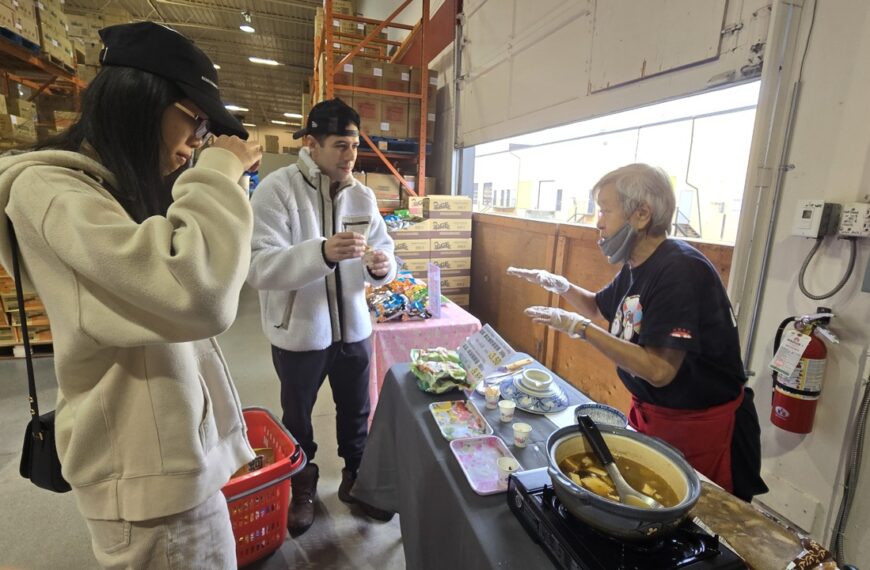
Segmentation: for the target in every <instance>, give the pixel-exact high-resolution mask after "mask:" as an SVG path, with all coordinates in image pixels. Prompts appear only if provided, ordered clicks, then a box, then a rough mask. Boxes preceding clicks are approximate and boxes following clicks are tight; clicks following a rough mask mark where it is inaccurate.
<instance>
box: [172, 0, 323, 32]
mask: <svg viewBox="0 0 870 570" xmlns="http://www.w3.org/2000/svg"><path fill="white" fill-rule="evenodd" d="M155 2H157V3H158V4H167V5H169V6H181V7H182V8H197V9H200V10H205V11H207V12H208V11H211V12H222V13H224V14H239V15H241V13H242V12H243V11H244V9H239V8H224V7H223V6H214V5H212V4H209V3H208V2H198V1H196V0H155ZM250 12H251V16H257V17H265V18H269V19H270V20H275V21H276V22H287V23H288V24H300V25H304V26H310V27H311V28H312V29H313V28H314V18H313V17H312V18H294V17H292V16H282V15H281V14H275V13H272V12H263V11H260V10H250Z"/></svg>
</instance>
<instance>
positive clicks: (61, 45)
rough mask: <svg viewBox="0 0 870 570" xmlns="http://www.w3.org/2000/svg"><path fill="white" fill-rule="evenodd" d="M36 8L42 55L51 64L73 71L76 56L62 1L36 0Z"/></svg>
mask: <svg viewBox="0 0 870 570" xmlns="http://www.w3.org/2000/svg"><path fill="white" fill-rule="evenodd" d="M36 8H37V10H36V13H37V16H38V19H39V43H40V45H41V46H42V53H43V55H44V56H45V57H47V58H48V59H49V60H50V61H52V62H53V63H56V64H61V65H65V66H67V67H69V68H71V69H74V68H75V66H76V56H75V52H74V51H73V47H72V42H70V39H69V34H68V30H69V22H68V21H67V17H66V14H65V13H64V11H63V1H62V0H38V1H37V2H36Z"/></svg>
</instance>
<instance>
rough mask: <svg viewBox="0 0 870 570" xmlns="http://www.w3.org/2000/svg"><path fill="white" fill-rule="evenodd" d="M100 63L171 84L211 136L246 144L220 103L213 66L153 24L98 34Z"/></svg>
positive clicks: (183, 41)
mask: <svg viewBox="0 0 870 570" xmlns="http://www.w3.org/2000/svg"><path fill="white" fill-rule="evenodd" d="M100 39H102V40H103V44H104V46H105V47H104V48H103V50H102V52H100V63H101V64H103V65H114V66H119V67H132V68H135V69H140V70H142V71H147V72H149V73H153V74H154V75H157V76H160V77H162V78H164V79H168V80H169V81H172V82H173V83H174V84H175V85H177V86H178V88H179V89H181V90H182V91H183V92H184V94H185V95H187V97H189V98H190V100H191V101H193V102H194V103H196V105H197V107H199V108H200V109H202V110H203V112H204V113H205V114H206V115H208V122H209V124H210V125H211V132H212V133H214V134H216V135H236V136H237V137H240V138H242V139H245V140H247V138H248V131H246V130H245V128H244V127H243V126H242V124H241V123H240V122H239V120H238V119H236V118H235V117H233V116H232V115H231V114H230V113H229V111H227V110H226V108H225V107H224V104H223V101H221V96H220V89H219V87H218V76H217V71H215V68H214V64H213V63H212V61H211V60H210V59H209V57H208V56H207V55H205V53H203V51H202V50H201V49H199V48H198V47H196V46H195V45H194V44H193V42H192V41H190V40H189V39H187V38H186V37H185V36H183V35H182V34H180V33H179V32H176V31H175V30H173V29H172V28H169V27H167V26H163V25H161V24H156V23H154V22H136V23H134V24H121V25H118V26H109V27H108V28H103V29H102V30H100Z"/></svg>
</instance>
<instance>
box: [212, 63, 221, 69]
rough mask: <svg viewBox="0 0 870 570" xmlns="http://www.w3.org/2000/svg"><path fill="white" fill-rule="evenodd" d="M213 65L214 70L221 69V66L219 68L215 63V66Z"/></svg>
mask: <svg viewBox="0 0 870 570" xmlns="http://www.w3.org/2000/svg"><path fill="white" fill-rule="evenodd" d="M213 65H214V68H215V69H220V68H221V66H219V65H218V64H216V63H215V64H213Z"/></svg>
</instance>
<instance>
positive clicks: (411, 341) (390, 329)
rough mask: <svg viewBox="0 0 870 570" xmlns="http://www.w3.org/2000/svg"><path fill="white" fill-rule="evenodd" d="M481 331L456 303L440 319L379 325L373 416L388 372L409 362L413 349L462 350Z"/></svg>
mask: <svg viewBox="0 0 870 570" xmlns="http://www.w3.org/2000/svg"><path fill="white" fill-rule="evenodd" d="M479 330H480V321H479V320H477V317H475V316H474V315H472V314H470V313H469V312H468V311H466V310H464V309H463V308H462V307H459V306H457V305H454V304H453V303H446V304H444V306H442V307H441V318H440V319H427V320H425V321H416V320H415V321H405V322H401V321H394V322H386V323H375V325H374V331H373V332H372V357H373V358H372V366H371V371H370V373H369V396H370V397H371V402H372V416H370V417H369V419H370V421H371V417H373V416H374V413H375V407H377V404H378V394H380V392H381V386H382V385H383V384H384V377H385V376H386V374H387V370H389V369H390V367H391V366H392V365H394V364H398V363H401V362H409V361H410V360H411V355H410V352H411V349H412V348H434V347H436V346H443V347H445V348H452V349H455V348H458V347H459V345H460V344H462V343H463V342H465V339H467V338H468V337H470V336H471V335H473V334H474V333H476V332H477V331H479Z"/></svg>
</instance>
